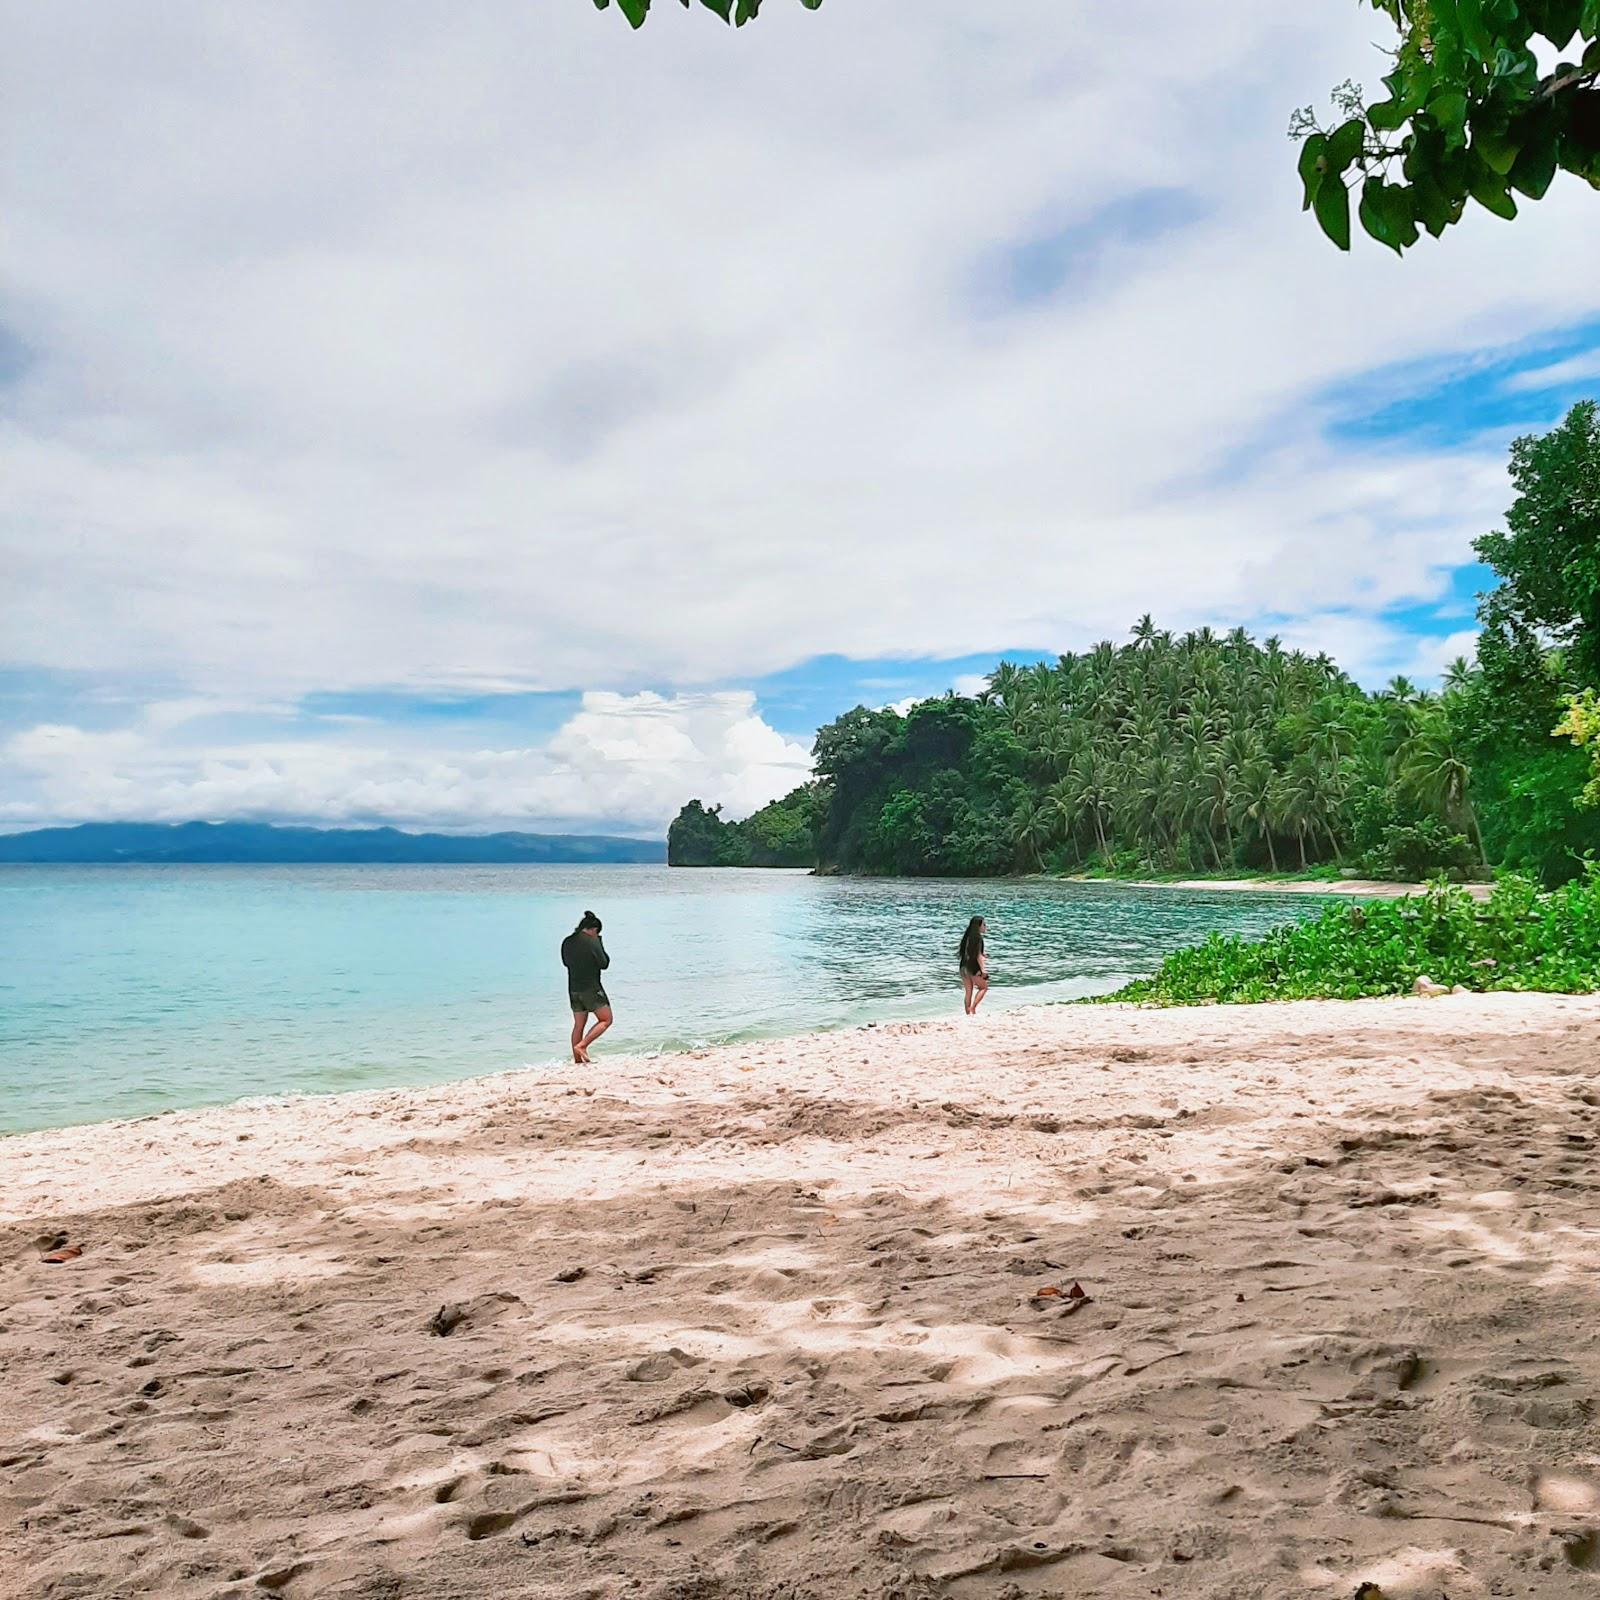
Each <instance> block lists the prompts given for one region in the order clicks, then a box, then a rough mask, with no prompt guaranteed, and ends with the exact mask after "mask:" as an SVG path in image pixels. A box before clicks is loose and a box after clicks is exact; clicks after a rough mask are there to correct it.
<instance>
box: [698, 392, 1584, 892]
mask: <svg viewBox="0 0 1600 1600" xmlns="http://www.w3.org/2000/svg"><path fill="white" fill-rule="evenodd" d="M1512 478H1513V481H1514V483H1515V484H1516V487H1517V490H1518V496H1517V499H1516V502H1515V503H1514V504H1513V506H1512V508H1511V510H1510V512H1509V513H1508V515H1507V519H1506V528H1505V530H1504V531H1501V532H1496V533H1492V534H1489V535H1486V536H1485V537H1484V538H1482V539H1480V540H1479V541H1478V543H1477V549H1478V554H1479V555H1480V557H1481V558H1482V559H1483V560H1484V561H1485V562H1487V563H1488V564H1489V565H1490V566H1491V567H1492V568H1493V569H1494V571H1495V573H1496V574H1497V576H1498V578H1499V580H1500V581H1499V583H1498V585H1497V586H1496V587H1495V588H1493V589H1492V590H1491V591H1490V592H1489V593H1488V594H1486V595H1485V596H1484V597H1483V600H1482V602H1481V603H1480V606H1479V617H1480V620H1481V622H1482V624H1483V632H1482V635H1481V636H1480V639H1479V644H1478V650H1477V661H1476V662H1475V663H1469V662H1467V661H1465V660H1457V661H1456V662H1455V663H1454V664H1453V665H1452V666H1451V667H1450V669H1449V671H1448V672H1447V673H1446V675H1445V678H1444V681H1443V684H1442V687H1441V689H1440V690H1438V691H1426V690H1422V689H1419V688H1418V687H1417V686H1416V685H1415V684H1413V683H1411V682H1409V681H1408V680H1407V679H1405V678H1395V679H1394V680H1392V681H1391V682H1390V683H1389V684H1388V685H1386V686H1385V687H1384V688H1383V689H1381V690H1378V691H1377V692H1374V693H1368V692H1365V691H1363V690H1362V689H1361V688H1360V687H1359V686H1358V685H1357V684H1355V683H1354V682H1353V681H1352V680H1351V679H1350V678H1349V677H1348V676H1347V675H1346V674H1345V673H1344V672H1342V671H1341V670H1340V669H1339V667H1338V665H1337V664H1336V663H1335V662H1333V661H1332V660H1330V659H1329V658H1328V657H1327V656H1326V655H1308V654H1305V653H1304V652H1301V651H1298V650H1288V649H1285V648H1284V646H1283V644H1282V642H1281V641H1280V640H1278V639H1275V638H1267V639H1265V640H1262V641H1260V642H1258V641H1257V640H1255V639H1253V638H1252V637H1251V636H1250V635H1249V634H1247V633H1246V632H1245V631H1244V630H1243V629H1240V628H1234V629H1232V630H1230V631H1228V632H1226V633H1221V634H1219V633H1216V632H1214V631H1213V630H1212V629H1210V628H1201V629H1198V630H1196V631H1194V632H1189V633H1185V634H1182V635H1181V636H1174V635H1172V634H1171V633H1168V632H1166V631H1164V630H1162V629H1161V628H1159V627H1158V626H1157V625H1156V623H1155V622H1154V620H1153V619H1152V618H1150V617H1149V616H1145V617H1142V618H1140V620H1139V621H1138V623H1137V624H1136V625H1135V626H1134V627H1133V628H1132V629H1131V631H1130V635H1129V637H1128V639H1127V640H1126V641H1125V642H1123V643H1121V644H1116V643H1113V642H1109V641H1107V642H1103V643H1101V644H1098V645H1096V646H1095V647H1094V648H1093V649H1092V650H1089V651H1087V652H1085V653H1083V654H1075V653H1067V654H1063V655H1061V656H1060V657H1058V658H1057V659H1056V660H1055V661H1053V662H1043V663H1039V664H1035V665H1029V666H1017V665H1014V664H1011V663H1008V662H1002V663H1001V664H1000V665H999V666H998V667H997V668H996V669H995V671H994V672H993V673H992V674H991V675H990V677H989V680H988V687H987V689H986V690H985V691H984V692H983V693H982V694H980V695H978V696H977V697H976V698H965V697H962V696H959V695H954V694H951V695H946V696H944V697H943V698H941V699H936V700H927V701H924V702H922V703H921V704H918V705H915V706H913V707H911V708H910V710H909V711H908V712H906V714H904V715H901V714H900V713H899V712H897V711H894V710H887V709H886V710H876V711H874V710H868V709H866V708H865V707H857V708H856V709H855V710H854V711H851V712H848V713H846V714H845V715H844V716H842V717H840V718H838V719H837V720H836V721H834V722H832V723H830V724H828V726H826V727H824V728H822V729H821V730H819V732H818V734H817V738H816V745H815V749H814V754H815V759H816V775H817V781H816V782H815V783H813V784H811V785H809V786H807V787H806V788H805V789H803V790H797V791H796V792H795V794H793V795H791V796H789V797H788V798H786V799H784V800H781V801H777V802H774V804H773V805H770V806H768V807H766V808H765V809H764V810H763V811H761V812H759V813H757V814H756V816H755V817H752V818H750V819H748V821H746V822H743V823H732V824H730V823H724V822H723V821H722V820H721V818H720V816H719V815H718V814H717V813H716V812H715V811H707V810H706V809H705V808H704V807H703V806H701V805H700V803H699V802H694V803H693V804H691V805H690V806H688V807H685V809H684V811H683V812H682V813H681V814H680V816H679V818H678V821H677V822H676V823H675V824H674V825H673V835H672V838H673V841H674V842H673V845H672V851H673V853H672V854H670V856H669V859H672V860H674V861H678V860H683V861H685V862H686V863H688V862H690V861H691V859H692V862H693V864H713V865H716V864H739V865H746V864H748V865H761V864H763V862H764V860H765V859H766V858H767V857H769V856H770V857H772V858H773V859H774V860H775V861H776V860H781V864H784V865H793V864H799V863H800V862H801V861H802V860H803V861H805V862H809V863H811V864H815V865H817V866H819V867H821V868H822V869H824V870H837V871H843V872H867V873H897V874H949V875H985V874H999V873H1009V872H1034V871H1040V870H1052V871H1076V870H1081V869H1084V868H1093V867H1099V868H1103V869H1105V870H1108V871H1112V872H1121V873H1137V872H1148V871H1163V872H1200V871H1230V870H1238V869H1241V868H1243V869H1264V870H1269V871H1277V870H1298V869H1302V868H1305V869H1313V868H1316V867H1318V866H1324V865H1326V866H1338V867H1349V868H1354V869H1356V870H1359V871H1361V872H1363V873H1368V874H1373V875H1380V876H1388V877H1400V878H1415V877H1419V876H1423V875H1426V874H1430V873H1433V872H1438V871H1447V872H1450V873H1453V874H1455V875H1458V876H1461V875H1470V874H1473V873H1475V872H1482V871H1483V870H1484V869H1485V868H1486V867H1490V866H1493V867H1508V868H1514V869H1518V870H1522V871H1527V872H1531V873H1533V874H1535V875H1536V876H1538V877H1539V878H1541V879H1543V880H1544V881H1545V882H1548V883H1556V882H1561V881H1564V880H1566V879H1568V878H1571V877H1573V876H1574V875H1575V874H1576V873H1577V872H1578V871H1579V870H1580V865H1579V863H1580V861H1581V858H1582V857H1583V855H1584V854H1585V853H1586V852H1592V851H1596V850H1600V805H1597V804H1596V800H1597V798H1600V784H1596V783H1595V782H1594V779H1595V776H1596V769H1594V768H1592V767H1591V752H1595V754H1594V756H1593V760H1595V761H1596V762H1600V743H1597V740H1600V733H1597V732H1596V731H1595V730H1596V727H1597V726H1600V723H1597V720H1596V719H1597V718H1600V712H1597V711H1596V709H1595V701H1594V698H1593V691H1596V690H1600V421H1597V416H1596V408H1595V406H1594V405H1593V404H1585V405H1581V406H1578V407H1575V408H1574V410H1573V411H1572V413H1571V414H1570V415H1569V416H1568V418H1567V419H1566V421H1565V422H1564V423H1563V424H1562V425H1561V426H1560V427H1559V428H1557V429H1555V430H1554V431H1552V432H1551V433H1549V434H1546V435H1544V436H1542V437H1536V438H1528V439H1522V440H1519V441H1518V442H1517V444H1516V445H1515V446H1514V447H1513V451H1512ZM780 841H781V842H780Z"/></svg>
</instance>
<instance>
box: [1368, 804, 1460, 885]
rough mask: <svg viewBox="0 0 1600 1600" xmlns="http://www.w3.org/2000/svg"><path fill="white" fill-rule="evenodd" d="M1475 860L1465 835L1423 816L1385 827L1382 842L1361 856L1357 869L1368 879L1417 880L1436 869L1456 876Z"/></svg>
mask: <svg viewBox="0 0 1600 1600" xmlns="http://www.w3.org/2000/svg"><path fill="white" fill-rule="evenodd" d="M1477 862H1478V857H1477V852H1476V851H1475V850H1474V849H1473V848H1472V844H1471V841H1470V840H1468V838H1467V836H1466V835H1465V834H1463V833H1457V832H1455V831H1454V830H1453V829H1451V828H1450V827H1449V826H1447V825H1446V824H1445V823H1443V822H1441V821H1440V820H1439V819H1438V818H1437V817H1424V818H1422V819H1421V820H1419V821H1416V822H1402V823H1392V824H1390V825H1389V826H1388V827H1386V828H1385V829H1384V830H1383V838H1382V842H1381V843H1380V844H1379V845H1378V846H1377V848H1376V849H1372V850H1369V851H1367V852H1366V853H1365V854H1364V855H1363V856H1362V857H1361V861H1360V870H1361V871H1362V872H1364V873H1366V875H1367V876H1368V877H1370V878H1393V879H1396V880H1398V881H1399V882H1401V883H1420V882H1421V881H1422V880H1423V879H1424V878H1429V877H1432V876H1433V875H1434V874H1435V873H1439V872H1443V873H1447V874H1449V875H1451V876H1452V877H1459V876H1461V875H1462V874H1465V873H1466V872H1467V871H1469V870H1470V869H1471V868H1472V867H1474V866H1476V865H1477Z"/></svg>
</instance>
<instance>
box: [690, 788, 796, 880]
mask: <svg viewBox="0 0 1600 1600" xmlns="http://www.w3.org/2000/svg"><path fill="white" fill-rule="evenodd" d="M825 804H826V797H825V796H824V794H823V792H822V789H821V787H820V786H819V785H817V784H815V783H808V784H805V785H803V786H802V787H801V788H798V789H796V790H794V791H793V793H791V794H788V795H785V796H784V797H783V799H781V800H774V801H773V802H772V803H771V805H766V806H763V807H762V808H761V809H760V810H759V811H757V812H755V813H754V814H753V815H752V816H748V817H746V818H745V819H744V820H743V821H742V822H724V821H723V820H722V807H721V806H706V805H704V804H702V803H701V802H700V801H699V800H691V801H690V802H689V803H688V805H686V806H685V807H684V808H683V809H682V810H681V811H680V812H679V813H678V815H677V817H676V818H674V820H673V823H672V826H671V827H670V828H668V829H667V865H668V866H672V867H811V866H815V865H816V861H817V840H816V836H817V825H818V821H819V816H820V812H821V809H822V807H823V806H824V805H825Z"/></svg>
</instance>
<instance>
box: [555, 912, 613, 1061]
mask: <svg viewBox="0 0 1600 1600" xmlns="http://www.w3.org/2000/svg"><path fill="white" fill-rule="evenodd" d="M561 965H562V966H564V967H565V968H566V969H567V998H568V1000H569V1001H570V1002H571V1004H572V1059H573V1060H574V1061H576V1062H578V1063H579V1064H580V1065H583V1064H587V1062H588V1060H589V1046H590V1045H592V1044H593V1043H594V1042H595V1040H596V1039H598V1038H599V1037H600V1035H601V1034H602V1033H604V1032H605V1031H606V1029H607V1028H609V1027H610V1026H611V999H610V997H609V996H608V995H607V994H606V991H605V986H604V985H603V984H602V983H601V982H600V974H601V973H602V972H604V971H605V970H606V968H607V967H609V966H610V965H611V957H610V956H608V955H607V954H606V947H605V946H604V945H603V944H601V942H600V919H599V917H597V916H596V915H595V914H594V912H592V911H585V912H584V914H583V915H582V917H580V918H579V919H578V926H577V927H576V928H574V929H573V930H572V932H571V933H569V934H568V935H567V936H566V938H565V939H563V940H562V941H561ZM591 1015H592V1016H593V1017H594V1022H593V1024H592V1025H591V1024H590V1022H589V1018H590V1016H591Z"/></svg>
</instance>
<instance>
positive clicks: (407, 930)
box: [0, 866, 1321, 1129]
mask: <svg viewBox="0 0 1600 1600" xmlns="http://www.w3.org/2000/svg"><path fill="white" fill-rule="evenodd" d="M1320 904H1321V902H1320V900H1318V899H1316V898H1311V897H1306V896H1299V895H1294V896H1291V895H1267V894H1263V895H1253V894H1228V893H1222V892H1209V893H1208V892H1203V891H1202V892H1196V893H1189V892H1180V891H1175V890H1164V889H1163V890H1140V889H1129V888H1123V887H1120V886H1116V885H1109V884H1069V883H1055V882H1050V881H1048V880H1038V879H1030V880H1025V881H1020V882H982V883H957V882H947V881H940V882H907V881H889V882H885V881H877V880H862V879H840V878H813V877H810V876H808V875H807V874H804V873H791V872H754V871H751V872H693V871H681V870H680V871H671V870H669V869H667V868H665V867H570V868H569V867H389V866H365V867H331V868H329V867H98V868H97V867H0V951H3V952H4V954H3V959H0V1129H19V1128H28V1127H41V1126H49V1125H54V1124H59V1123H66V1122H76V1121H84V1120H90V1119H93V1118H99V1117H108V1116H129V1115H138V1114H141V1113H144V1112H148V1111H154V1110H160V1109H162V1108H164V1107H168V1106H174V1105H195V1104H202V1103H208V1102H214V1101H225V1100H231V1099H236V1098H238V1097H240V1096H242V1095H252V1094H285V1093H299V1092H308V1091H319V1090H329V1089H348V1088H360V1087H371V1086H376V1085H384V1084H402V1083H422V1082H431V1081H440V1080H445V1079H450V1078H457V1077H465V1076H469V1075H471V1074H474V1073H481V1072H495V1071H500V1070H503V1069H505V1068H508V1067H516V1066H520V1065H522V1064H523V1063H525V1062H540V1061H548V1060H551V1059H553V1058H555V1057H557V1056H558V1055H559V1054H560V1053H561V1052H562V1051H563V1050H564V1048H565V1039H566V1033H567V1029H568V1026H569V1021H568V1018H567V1015H566V991H565V982H564V975H563V973H562V971H561V967H560V965H559V962H558V960H557V956H556V950H557V946H558V945H559V943H560V941H561V938H562V936H563V935H564V934H566V933H567V932H569V931H570V930H571V928H572V926H573V925H574V924H575V923H576V921H577V919H578V916H579V913H580V912H582V911H583V910H584V909H585V908H588V907H593V909H594V910H596V911H597V912H599V913H600V915H601V916H602V917H603V918H604V919H605V924H606V932H605V938H606V945H607V948H608V949H609V950H610V951H611V954H612V963H613V964H612V969H611V971H610V972H609V973H608V974H607V980H606V981H607V987H608V989H609V990H610V993H611V997H612V1000H613V1002H614V1003H615V1006H616V1009H617V1025H616V1027H615V1028H614V1029H613V1030H612V1032H611V1034H610V1035H609V1036H608V1038H607V1039H606V1041H605V1045H604V1047H603V1048H604V1049H606V1050H610V1051H622V1050H654V1049H678V1048H682V1047H684V1046H688V1045H694V1044H700V1043H706V1042H717V1041H724V1040H731V1039H739V1038H749V1037H755V1036H761V1035H767V1036H770V1035H781V1034H789V1033H798V1032H804V1031H807V1030H810V1029H814V1028H831V1027H838V1026H842V1025H847V1024H850V1023H856V1022H863V1021H867V1020H870V1019H872V1018H874V1017H885V1018H888V1017H926V1016H938V1015H945V1014H957V1015H958V1014H959V1007H960V999H961V997H960V989H959V986H958V984H957V981H956V957H955V949H956V943H957V941H958V939H959V938H960V935H961V930H962V928H963V927H964V926H965V925H966V921H967V918H968V917H969V916H972V915H975V914H976V915H982V916H984V917H986V918H987V919H988V923H989V958H990V972H991V976H992V979H993V982H994V988H993V990H992V991H991V994H990V996H989V999H988V1001H987V1002H986V1008H992V1009H995V1010H999V1009H1003V1008H1004V1007H1006V1006H1009V1005H1024V1004H1036V1003H1038V1002H1040V1001H1049V1000H1066V999H1076V998H1078V997H1080V996H1083V995H1087V994H1095V993H1103V992H1105V991H1106V990H1108V989H1112V988H1115V987H1116V986H1117V985H1119V984H1120V983H1122V982H1124V981H1125V980H1126V979H1128V978H1129V977H1132V976H1136V975H1138V974H1141V973H1144V972H1148V971H1149V970H1150V969H1151V968H1152V967H1153V966H1154V965H1155V964H1156V962H1157V961H1159V959H1160V958H1161V956H1162V955H1164V954H1165V953H1166V952H1167V951H1169V950H1172V949H1175V948H1176V947H1177V946H1179V945H1182V944H1187V943H1192V942H1194V941H1195V940H1197V939H1200V938H1202V937H1204V935H1205V934H1206V933H1207V932H1208V931H1209V930H1211V929H1213V928H1219V929H1223V930H1225V931H1238V932H1246V933H1255V932H1260V931H1262V930H1264V929H1266V928H1268V927H1270V926H1273V925H1274V924H1276V923H1279V922H1283V921H1285V920H1288V919H1290V918H1293V917H1297V916H1304V915H1308V914H1311V913H1313V912H1315V911H1316V910H1317V909H1318V908H1319V907H1320Z"/></svg>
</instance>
